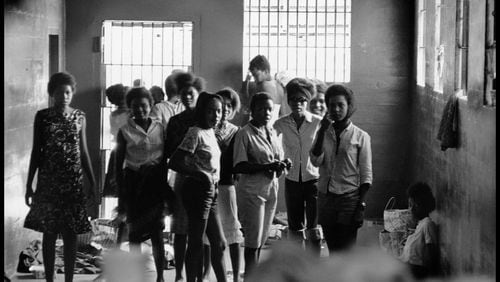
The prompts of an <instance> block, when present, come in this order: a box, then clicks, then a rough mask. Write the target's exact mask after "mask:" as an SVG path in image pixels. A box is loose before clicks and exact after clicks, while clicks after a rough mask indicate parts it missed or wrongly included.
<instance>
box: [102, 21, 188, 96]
mask: <svg viewBox="0 0 500 282" xmlns="http://www.w3.org/2000/svg"><path fill="white" fill-rule="evenodd" d="M192 32H193V23H192V22H174V21H164V22H153V21H104V23H103V27H102V40H101V42H102V45H103V46H102V50H103V54H102V63H103V65H104V67H105V76H106V87H108V86H110V85H113V84H116V83H123V84H124V85H129V86H131V85H132V84H133V81H134V80H135V79H142V80H143V81H144V84H145V86H146V87H147V88H149V87H151V86H153V85H159V86H162V85H163V83H164V80H165V78H166V77H167V76H168V75H169V74H170V73H171V72H172V70H174V69H183V70H191V68H192Z"/></svg>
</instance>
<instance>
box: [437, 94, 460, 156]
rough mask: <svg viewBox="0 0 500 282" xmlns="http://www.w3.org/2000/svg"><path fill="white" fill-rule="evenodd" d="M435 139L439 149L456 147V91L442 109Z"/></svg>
mask: <svg viewBox="0 0 500 282" xmlns="http://www.w3.org/2000/svg"><path fill="white" fill-rule="evenodd" d="M437 139H438V140H439V141H441V150H442V151H445V150H446V149H448V148H457V147H458V93H454V94H452V95H450V97H449V98H448V102H446V105H445V107H444V110H443V116H442V117H441V123H440V124H439V132H438V135H437Z"/></svg>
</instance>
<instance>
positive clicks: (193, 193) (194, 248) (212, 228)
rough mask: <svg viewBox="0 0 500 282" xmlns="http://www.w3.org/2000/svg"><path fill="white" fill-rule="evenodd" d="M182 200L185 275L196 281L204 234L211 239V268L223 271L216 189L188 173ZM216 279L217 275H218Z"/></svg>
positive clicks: (222, 239)
mask: <svg viewBox="0 0 500 282" xmlns="http://www.w3.org/2000/svg"><path fill="white" fill-rule="evenodd" d="M181 189H182V190H181V193H182V200H183V203H184V207H185V208H186V213H187V216H188V247H187V250H186V260H185V262H186V278H187V281H188V282H189V281H195V278H196V276H197V275H198V274H199V273H201V267H202V259H203V234H205V233H206V234H207V237H208V240H209V241H210V252H211V257H212V265H213V267H214V272H215V273H216V276H217V277H218V276H219V275H221V273H224V275H225V268H224V265H223V259H224V249H225V247H226V239H225V238H224V233H223V230H222V224H221V222H220V218H219V216H218V214H217V209H216V208H217V189H216V187H215V186H214V185H212V186H209V185H206V184H205V183H201V182H199V181H197V180H195V179H193V178H191V177H187V178H186V180H185V181H184V184H183V187H182V188H181ZM218 279H219V277H218Z"/></svg>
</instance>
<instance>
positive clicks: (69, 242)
mask: <svg viewBox="0 0 500 282" xmlns="http://www.w3.org/2000/svg"><path fill="white" fill-rule="evenodd" d="M63 242H64V281H65V282H72V281H73V272H74V271H75V260H76V233H73V232H70V231H69V232H64V233H63Z"/></svg>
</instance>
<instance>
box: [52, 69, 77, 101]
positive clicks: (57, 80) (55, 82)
mask: <svg viewBox="0 0 500 282" xmlns="http://www.w3.org/2000/svg"><path fill="white" fill-rule="evenodd" d="M61 85H69V86H71V89H72V90H73V92H75V90H76V80H75V77H74V76H73V75H72V74H70V73H67V72H58V73H54V74H53V75H52V76H51V77H50V79H49V83H48V85H47V92H48V93H49V96H51V97H52V95H54V91H56V89H57V88H58V87H59V86H61Z"/></svg>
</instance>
